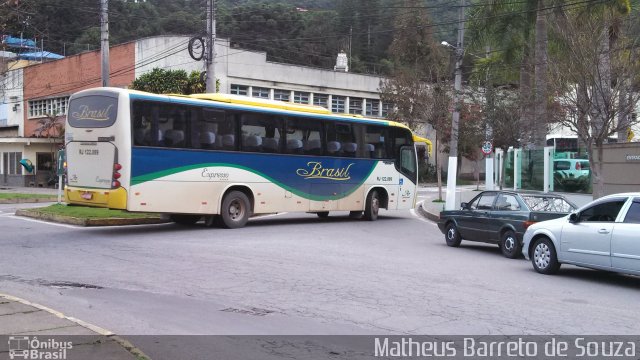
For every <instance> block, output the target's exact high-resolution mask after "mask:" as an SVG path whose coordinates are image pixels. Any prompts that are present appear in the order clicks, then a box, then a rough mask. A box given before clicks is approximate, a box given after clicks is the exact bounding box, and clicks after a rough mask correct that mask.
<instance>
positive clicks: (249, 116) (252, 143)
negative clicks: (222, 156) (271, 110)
mask: <svg viewBox="0 0 640 360" xmlns="http://www.w3.org/2000/svg"><path fill="white" fill-rule="evenodd" d="M266 117H268V115H265V114H257V113H243V114H241V115H240V133H241V134H242V136H241V137H240V140H241V141H242V142H241V144H240V148H241V150H242V151H249V152H262V140H263V139H264V138H265V137H266V135H267V131H266V126H265V125H266V124H265V121H266V119H265V118H266Z"/></svg>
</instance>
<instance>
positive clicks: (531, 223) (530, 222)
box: [524, 221, 536, 230]
mask: <svg viewBox="0 0 640 360" xmlns="http://www.w3.org/2000/svg"><path fill="white" fill-rule="evenodd" d="M535 223H536V221H525V222H524V229H525V230H526V229H527V228H528V227H529V226H531V225H533V224H535Z"/></svg>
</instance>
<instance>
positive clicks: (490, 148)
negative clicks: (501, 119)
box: [482, 141, 493, 155]
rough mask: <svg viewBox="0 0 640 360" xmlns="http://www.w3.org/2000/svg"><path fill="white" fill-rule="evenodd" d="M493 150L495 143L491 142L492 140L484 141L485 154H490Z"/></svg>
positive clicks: (483, 150)
mask: <svg viewBox="0 0 640 360" xmlns="http://www.w3.org/2000/svg"><path fill="white" fill-rule="evenodd" d="M492 151H493V144H492V143H491V141H485V142H484V143H482V153H483V154H485V155H489V154H491V152H492Z"/></svg>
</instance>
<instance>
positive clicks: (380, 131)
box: [364, 126, 389, 159]
mask: <svg viewBox="0 0 640 360" xmlns="http://www.w3.org/2000/svg"><path fill="white" fill-rule="evenodd" d="M388 133H389V130H388V129H386V128H384V127H381V126H367V130H366V134H365V139H364V142H365V144H366V147H367V150H368V151H369V153H370V156H371V158H372V159H388V158H389V156H388V155H387V143H386V140H387V139H388V138H389V137H388Z"/></svg>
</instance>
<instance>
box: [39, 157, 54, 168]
mask: <svg viewBox="0 0 640 360" xmlns="http://www.w3.org/2000/svg"><path fill="white" fill-rule="evenodd" d="M53 169H54V167H53V154H52V153H36V170H38V171H52V170H53Z"/></svg>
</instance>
